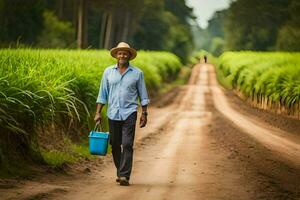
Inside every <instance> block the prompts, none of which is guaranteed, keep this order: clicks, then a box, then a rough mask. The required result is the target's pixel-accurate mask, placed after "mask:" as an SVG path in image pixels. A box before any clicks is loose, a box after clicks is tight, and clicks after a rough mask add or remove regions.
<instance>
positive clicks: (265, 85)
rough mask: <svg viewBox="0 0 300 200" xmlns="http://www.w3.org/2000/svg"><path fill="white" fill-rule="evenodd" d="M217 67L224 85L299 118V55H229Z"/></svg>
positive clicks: (231, 53)
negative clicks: (228, 85)
mask: <svg viewBox="0 0 300 200" xmlns="http://www.w3.org/2000/svg"><path fill="white" fill-rule="evenodd" d="M217 68H218V72H219V73H220V74H221V77H222V78H223V80H225V81H224V82H226V83H228V84H230V86H231V87H232V88H234V89H236V90H237V91H239V92H240V93H241V94H242V95H243V96H244V97H245V98H247V99H250V100H251V101H252V102H253V103H254V104H256V105H257V106H259V107H261V108H265V109H267V108H269V109H273V110H275V111H276V112H279V113H286V114H291V115H298V117H299V102H300V53H287V52H264V53H263V52H226V53H224V54H222V56H221V57H220V59H219V65H218V67H217Z"/></svg>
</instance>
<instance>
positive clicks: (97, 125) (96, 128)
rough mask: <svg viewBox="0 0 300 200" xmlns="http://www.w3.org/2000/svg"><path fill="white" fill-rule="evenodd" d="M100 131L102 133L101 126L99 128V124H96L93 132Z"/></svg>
mask: <svg viewBox="0 0 300 200" xmlns="http://www.w3.org/2000/svg"><path fill="white" fill-rule="evenodd" d="M97 130H100V132H102V126H101V122H97V123H96V125H95V128H94V131H97Z"/></svg>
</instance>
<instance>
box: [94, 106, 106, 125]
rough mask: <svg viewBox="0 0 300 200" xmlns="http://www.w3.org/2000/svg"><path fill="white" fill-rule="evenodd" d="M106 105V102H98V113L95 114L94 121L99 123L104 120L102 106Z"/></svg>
mask: <svg viewBox="0 0 300 200" xmlns="http://www.w3.org/2000/svg"><path fill="white" fill-rule="evenodd" d="M104 106H105V104H102V103H99V104H97V109H96V114H95V118H94V121H95V122H96V123H99V122H101V120H102V117H101V112H102V108H103V107H104Z"/></svg>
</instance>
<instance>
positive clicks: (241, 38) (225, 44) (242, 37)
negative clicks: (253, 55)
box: [198, 0, 300, 55]
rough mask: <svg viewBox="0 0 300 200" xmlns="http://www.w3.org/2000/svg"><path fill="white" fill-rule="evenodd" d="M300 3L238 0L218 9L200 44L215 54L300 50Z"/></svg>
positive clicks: (294, 0)
mask: <svg viewBox="0 0 300 200" xmlns="http://www.w3.org/2000/svg"><path fill="white" fill-rule="evenodd" d="M299 27H300V2H299V1H297V0H263V1H261V0H235V1H232V2H231V4H230V6H229V8H228V9H225V10H222V11H217V12H216V13H215V14H214V15H213V17H212V18H211V19H210V20H209V25H208V27H207V28H206V29H205V30H200V31H198V33H199V35H200V37H203V38H206V39H205V40H204V41H203V40H202V41H201V42H200V45H199V44H198V48H199V46H200V48H204V49H206V50H208V51H210V52H212V53H213V54H215V55H219V54H220V53H222V51H224V50H257V51H268V50H283V51H299V50H300V28H299Z"/></svg>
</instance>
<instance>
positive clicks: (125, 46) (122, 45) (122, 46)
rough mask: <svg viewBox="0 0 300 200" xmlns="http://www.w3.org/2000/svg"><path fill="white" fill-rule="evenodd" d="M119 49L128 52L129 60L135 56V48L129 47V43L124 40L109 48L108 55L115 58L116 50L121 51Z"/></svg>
mask: <svg viewBox="0 0 300 200" xmlns="http://www.w3.org/2000/svg"><path fill="white" fill-rule="evenodd" d="M121 50H123V51H124V50H125V51H129V52H130V54H131V57H130V60H133V59H134V58H135V57H136V50H135V49H133V48H131V47H130V46H129V44H127V43H126V42H120V43H119V44H118V46H117V47H115V48H112V49H111V50H110V55H111V56H112V57H114V58H117V53H118V51H121Z"/></svg>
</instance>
